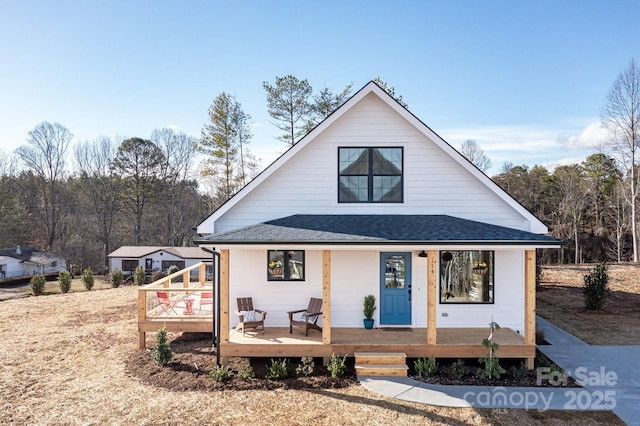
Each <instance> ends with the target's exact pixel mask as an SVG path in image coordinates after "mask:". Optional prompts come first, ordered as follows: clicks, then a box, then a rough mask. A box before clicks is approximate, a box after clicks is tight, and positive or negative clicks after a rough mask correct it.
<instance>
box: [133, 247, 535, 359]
mask: <svg viewBox="0 0 640 426" xmlns="http://www.w3.org/2000/svg"><path fill="white" fill-rule="evenodd" d="M337 253H339V252H336V251H332V250H322V251H321V256H322V267H321V271H318V272H321V273H322V289H321V296H322V331H321V332H318V331H315V330H311V331H310V332H309V336H308V337H306V336H305V335H304V332H300V330H295V329H294V332H293V334H290V333H289V329H288V327H282V326H281V324H280V325H278V324H276V326H270V324H269V323H270V322H271V321H272V320H271V318H273V315H270V316H269V317H268V318H267V321H266V330H265V332H264V334H262V333H261V332H248V333H247V334H246V335H245V336H243V335H242V333H240V332H236V331H235V329H234V325H233V323H232V322H231V318H233V316H234V315H235V313H234V311H235V299H233V302H232V297H231V296H230V280H229V275H230V267H229V265H230V253H229V249H221V250H220V251H219V254H220V255H219V265H217V267H216V268H217V272H218V273H219V283H218V285H216V286H214V285H213V283H211V282H209V281H206V277H205V273H204V270H205V266H204V265H205V264H204V263H203V264H198V265H194V266H192V267H190V268H187V269H185V270H182V271H179V272H178V273H176V274H174V275H172V276H170V277H166V278H164V279H162V280H160V281H157V282H155V283H152V284H149V285H148V286H143V287H141V288H140V290H139V295H140V296H139V306H138V308H139V309H138V312H139V319H138V331H139V334H140V340H139V347H140V348H141V349H142V348H144V347H145V346H146V337H145V336H146V333H147V332H153V331H157V330H158V329H159V328H160V327H162V326H164V327H166V328H167V329H168V330H169V331H174V332H185V331H194V332H211V333H212V334H213V332H214V326H215V328H217V329H218V330H219V335H218V337H217V343H218V344H219V355H220V356H221V357H222V361H223V363H224V360H225V358H226V357H232V356H241V357H298V356H318V357H328V356H330V355H331V354H332V353H335V354H336V355H345V354H346V355H348V356H353V354H354V353H356V352H386V353H391V352H402V353H404V354H406V356H407V357H428V356H434V357H436V358H478V357H481V356H484V355H486V353H487V349H486V348H485V347H484V346H482V340H483V339H484V338H486V337H488V335H489V330H488V324H487V325H486V326H485V327H477V328H476V327H438V326H437V321H436V319H437V317H436V315H437V312H438V310H437V301H438V298H437V287H436V286H437V282H438V279H437V275H436V274H437V269H438V264H437V262H438V260H437V259H438V258H439V253H438V251H436V250H430V251H427V259H425V261H426V267H427V274H426V275H427V276H426V277H425V278H426V280H425V281H426V286H425V287H426V290H427V291H426V294H425V295H424V296H423V297H425V296H426V297H425V299H426V306H427V309H426V311H427V312H426V317H427V318H426V324H427V326H426V327H424V326H422V327H420V326H416V325H413V326H408V327H402V328H396V329H394V328H374V329H372V330H365V329H364V328H359V327H349V326H344V325H342V324H341V325H339V326H336V325H334V324H332V310H333V309H334V307H333V306H332V300H336V299H332V267H331V264H332V255H333V256H336V254H337ZM524 253H525V259H524V266H525V274H524V276H525V286H524V287H525V291H524V296H525V300H524V319H525V321H524V330H522V332H519V330H514V329H511V328H508V327H506V328H502V329H500V330H498V331H496V332H495V333H494V338H495V341H496V342H497V343H498V344H499V345H500V349H499V352H498V356H500V357H501V358H519V359H525V360H526V361H527V364H528V366H529V367H530V368H532V367H533V360H534V357H535V250H526V251H524ZM180 277H181V279H180V280H179V282H177V283H176V282H172V281H176V278H180ZM194 277H195V278H194ZM334 279H335V277H334ZM161 290H169V292H170V297H171V298H172V300H173V302H172V303H173V305H172V306H173V307H174V309H173V311H170V312H166V310H163V307H162V306H160V305H158V300H157V292H158V291H161ZM218 291H219V294H220V298H219V301H217V300H216V301H211V302H212V306H210V307H208V310H207V309H202V300H203V293H205V292H207V293H209V292H213V296H214V298H215V297H216V294H217V292H218ZM188 301H192V303H193V304H192V306H190V309H187V303H188ZM218 303H219V312H218V311H217V304H218ZM260 307H261V308H262V306H260ZM267 310H269V308H268V307H267ZM215 314H217V315H216V319H218V322H219V323H218V324H215V321H214V315H215ZM482 325H483V326H484V325H485V324H484V323H483V324H482Z"/></svg>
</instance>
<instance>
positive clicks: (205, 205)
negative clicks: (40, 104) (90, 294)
mask: <svg viewBox="0 0 640 426" xmlns="http://www.w3.org/2000/svg"><path fill="white" fill-rule="evenodd" d="M71 139H72V134H71V132H70V131H69V130H68V129H66V128H65V127H64V126H62V125H60V124H58V123H49V122H44V123H41V124H39V125H38V126H36V127H35V128H34V130H32V131H31V132H29V137H28V144H27V145H23V146H21V147H20V148H18V149H17V150H16V151H15V152H14V153H13V155H9V154H7V153H3V154H2V158H0V172H1V173H0V197H1V199H2V203H1V204H0V230H1V231H0V247H3V248H8V247H15V246H17V245H23V246H25V245H28V246H33V247H36V248H38V249H40V250H48V251H53V252H56V253H58V254H60V255H62V256H63V257H65V258H66V259H67V263H68V264H71V265H76V266H77V268H78V269H81V268H83V267H86V266H91V267H92V268H93V269H94V270H95V271H97V272H102V271H103V270H104V268H105V267H106V265H107V258H106V256H107V255H108V254H109V253H110V252H111V251H113V250H115V249H116V248H118V247H120V246H121V245H171V246H173V245H176V246H183V245H189V244H190V243H191V241H192V239H193V237H194V235H195V234H194V231H193V227H194V226H196V225H197V224H199V223H200V221H201V220H202V219H203V218H204V217H206V216H207V215H208V214H210V213H211V211H212V210H213V208H214V206H213V205H212V203H213V201H212V198H211V197H210V196H208V195H206V194H203V193H201V192H199V191H198V184H197V181H196V178H195V177H196V172H195V170H194V164H195V163H194V161H193V160H194V156H195V153H194V149H193V148H194V144H195V142H196V141H195V140H194V138H193V137H190V136H187V135H185V134H184V133H180V132H175V131H173V130H171V129H161V130H155V131H154V132H153V133H152V134H151V135H150V137H149V139H142V138H128V139H124V140H112V139H110V138H106V137H105V138H99V139H96V140H94V141H90V142H89V141H87V142H82V143H78V144H76V145H74V146H73V147H72V146H71V144H70V142H71ZM72 148H73V149H72ZM17 164H22V167H20V168H19V169H18V168H17V167H16V165H17Z"/></svg>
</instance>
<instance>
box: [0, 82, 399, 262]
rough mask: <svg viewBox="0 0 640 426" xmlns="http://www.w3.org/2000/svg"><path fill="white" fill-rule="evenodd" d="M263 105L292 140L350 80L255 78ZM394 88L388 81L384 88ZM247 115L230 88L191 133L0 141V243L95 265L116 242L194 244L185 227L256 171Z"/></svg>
mask: <svg viewBox="0 0 640 426" xmlns="http://www.w3.org/2000/svg"><path fill="white" fill-rule="evenodd" d="M263 87H264V89H265V94H266V100H267V108H268V112H269V114H270V115H271V117H272V119H273V124H274V126H275V127H276V128H277V129H279V130H280V131H282V132H283V133H282V134H281V135H280V136H278V137H277V138H276V139H278V140H280V141H282V142H284V143H285V144H286V145H288V146H290V145H293V144H294V143H295V142H297V140H299V138H300V137H302V136H303V135H304V134H305V133H306V132H308V131H309V130H310V129H311V128H313V126H315V125H316V124H317V123H319V122H320V121H322V120H323V119H324V118H325V117H326V116H328V115H329V114H331V113H332V112H333V111H334V110H335V109H336V108H337V107H338V106H340V105H341V104H342V103H344V101H345V100H346V99H347V98H348V96H350V93H351V85H348V86H346V87H345V88H344V89H343V90H342V91H341V92H339V93H334V92H332V91H331V90H330V89H329V88H327V87H324V88H322V89H321V90H320V91H319V92H317V94H315V95H314V92H313V89H312V87H311V85H310V84H309V82H308V81H307V80H305V79H302V80H301V79H298V78H296V77H294V76H291V75H288V76H285V77H276V80H275V83H274V84H270V83H268V82H264V83H263ZM386 90H393V88H386ZM251 125H252V121H251V116H250V115H249V114H247V113H246V112H245V111H244V110H243V108H242V105H241V104H240V102H239V101H238V100H237V99H236V98H235V96H232V95H229V94H228V93H226V92H222V93H220V94H219V95H218V96H216V97H215V98H214V100H213V102H212V104H211V106H210V108H209V110H208V117H207V122H206V123H205V124H204V125H203V128H202V131H201V135H200V137H199V138H195V137H193V136H189V135H186V134H185V133H183V132H177V131H174V130H172V129H158V130H154V131H153V132H152V133H151V135H149V137H148V138H140V137H132V138H127V137H115V138H109V137H100V138H97V139H95V140H93V141H84V142H78V141H76V142H75V143H72V140H73V134H72V133H71V131H70V130H69V129H67V128H66V127H64V126H63V125H61V124H59V123H50V122H43V123H40V124H38V125H37V126H36V127H35V128H34V129H33V130H32V131H30V132H29V133H28V135H27V140H26V144H25V145H22V146H20V147H19V148H18V149H16V150H15V151H14V152H12V153H7V152H4V151H2V150H1V149H0V199H1V200H2V202H1V203H0V248H9V247H15V246H17V245H23V246H33V247H35V248H37V249H40V250H47V251H53V252H56V253H57V254H59V255H61V256H63V257H64V258H65V259H67V263H68V264H70V265H74V266H75V267H76V268H74V269H75V270H76V271H77V270H81V269H83V268H84V267H86V266H90V267H92V269H93V270H94V271H97V272H103V271H104V270H105V269H106V265H107V255H108V254H109V253H110V252H112V251H113V250H115V249H117V248H118V247H120V246H122V245H169V246H189V245H193V244H192V242H193V239H194V237H195V236H196V232H195V229H194V227H195V226H197V225H198V224H200V222H201V221H202V220H203V219H205V218H206V217H207V216H208V215H209V214H211V212H213V211H214V210H215V209H216V208H217V207H219V206H220V205H222V204H223V203H224V202H225V201H226V200H227V199H229V198H230V197H231V196H232V195H233V194H235V193H236V192H237V191H238V190H239V189H240V188H242V187H243V186H244V185H245V184H246V183H248V182H249V181H250V180H251V179H252V178H253V177H254V176H255V175H256V174H257V172H258V171H259V169H260V164H259V160H257V159H256V158H255V157H254V156H253V155H252V153H251V150H250V143H251V139H252V133H251Z"/></svg>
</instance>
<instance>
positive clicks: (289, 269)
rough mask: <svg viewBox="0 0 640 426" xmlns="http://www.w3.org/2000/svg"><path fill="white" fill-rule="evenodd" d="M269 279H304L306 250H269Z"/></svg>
mask: <svg viewBox="0 0 640 426" xmlns="http://www.w3.org/2000/svg"><path fill="white" fill-rule="evenodd" d="M267 279H268V280H269V281H304V250H295V251H294V250H269V251H268V252H267Z"/></svg>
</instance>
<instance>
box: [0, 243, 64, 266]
mask: <svg viewBox="0 0 640 426" xmlns="http://www.w3.org/2000/svg"><path fill="white" fill-rule="evenodd" d="M2 257H10V258H13V259H18V260H19V261H21V262H31V263H38V264H43V265H44V264H47V263H49V262H52V261H55V260H64V259H63V258H62V257H60V256H58V255H57V254H55V253H52V252H48V251H39V250H37V249H34V248H33V247H15V248H8V249H0V258H2Z"/></svg>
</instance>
